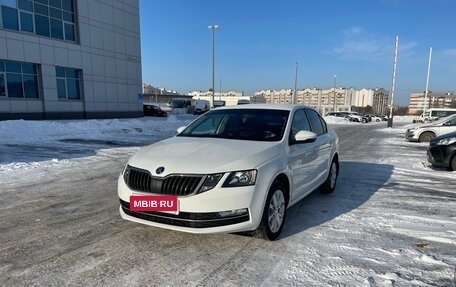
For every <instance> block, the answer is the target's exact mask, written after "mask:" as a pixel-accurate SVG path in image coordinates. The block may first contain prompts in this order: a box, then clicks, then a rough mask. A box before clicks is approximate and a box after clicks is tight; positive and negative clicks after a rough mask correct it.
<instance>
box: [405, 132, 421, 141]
mask: <svg viewBox="0 0 456 287" xmlns="http://www.w3.org/2000/svg"><path fill="white" fill-rule="evenodd" d="M405 139H406V140H408V141H411V142H416V141H418V139H417V138H416V137H415V133H414V132H412V131H407V132H406V133H405Z"/></svg>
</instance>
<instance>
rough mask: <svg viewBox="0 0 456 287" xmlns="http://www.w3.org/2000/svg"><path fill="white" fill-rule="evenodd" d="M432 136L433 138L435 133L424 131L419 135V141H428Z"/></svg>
mask: <svg viewBox="0 0 456 287" xmlns="http://www.w3.org/2000/svg"><path fill="white" fill-rule="evenodd" d="M433 138H435V134H434V133H433V132H424V133H422V134H421V135H420V137H419V139H418V140H419V142H430V141H431V140H432V139H433Z"/></svg>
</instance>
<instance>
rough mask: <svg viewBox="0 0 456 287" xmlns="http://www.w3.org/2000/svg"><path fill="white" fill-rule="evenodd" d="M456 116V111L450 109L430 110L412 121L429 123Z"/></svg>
mask: <svg viewBox="0 0 456 287" xmlns="http://www.w3.org/2000/svg"><path fill="white" fill-rule="evenodd" d="M453 114H456V109H450V108H430V109H428V110H426V111H425V112H424V113H422V114H421V115H420V116H419V117H416V118H414V119H413V123H429V122H433V121H436V120H438V119H440V118H443V117H447V116H450V115H453Z"/></svg>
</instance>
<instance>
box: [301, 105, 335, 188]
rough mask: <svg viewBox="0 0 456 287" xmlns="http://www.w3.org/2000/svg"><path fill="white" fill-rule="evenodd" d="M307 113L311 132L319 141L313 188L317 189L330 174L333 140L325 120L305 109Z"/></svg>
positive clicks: (314, 112)
mask: <svg viewBox="0 0 456 287" xmlns="http://www.w3.org/2000/svg"><path fill="white" fill-rule="evenodd" d="M305 112H306V115H307V118H308V119H309V122H310V127H311V130H312V131H313V132H314V133H316V134H317V139H316V140H315V150H316V153H317V159H316V160H315V164H316V166H315V167H314V168H315V171H314V176H315V186H313V188H317V187H318V186H319V185H320V184H321V183H323V181H324V180H325V179H326V176H327V174H328V167H329V164H330V162H329V161H330V160H331V150H332V146H331V138H330V135H329V134H328V127H327V126H326V122H325V121H324V120H323V118H322V117H321V116H320V115H319V114H318V113H317V112H316V111H315V110H313V109H305Z"/></svg>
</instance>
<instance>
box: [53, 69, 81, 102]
mask: <svg viewBox="0 0 456 287" xmlns="http://www.w3.org/2000/svg"><path fill="white" fill-rule="evenodd" d="M81 72H82V71H81V70H77V69H72V68H65V67H56V68H55V75H56V78H57V96H58V97H59V99H69V100H80V99H81V81H80V78H81V77H80V76H81Z"/></svg>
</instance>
